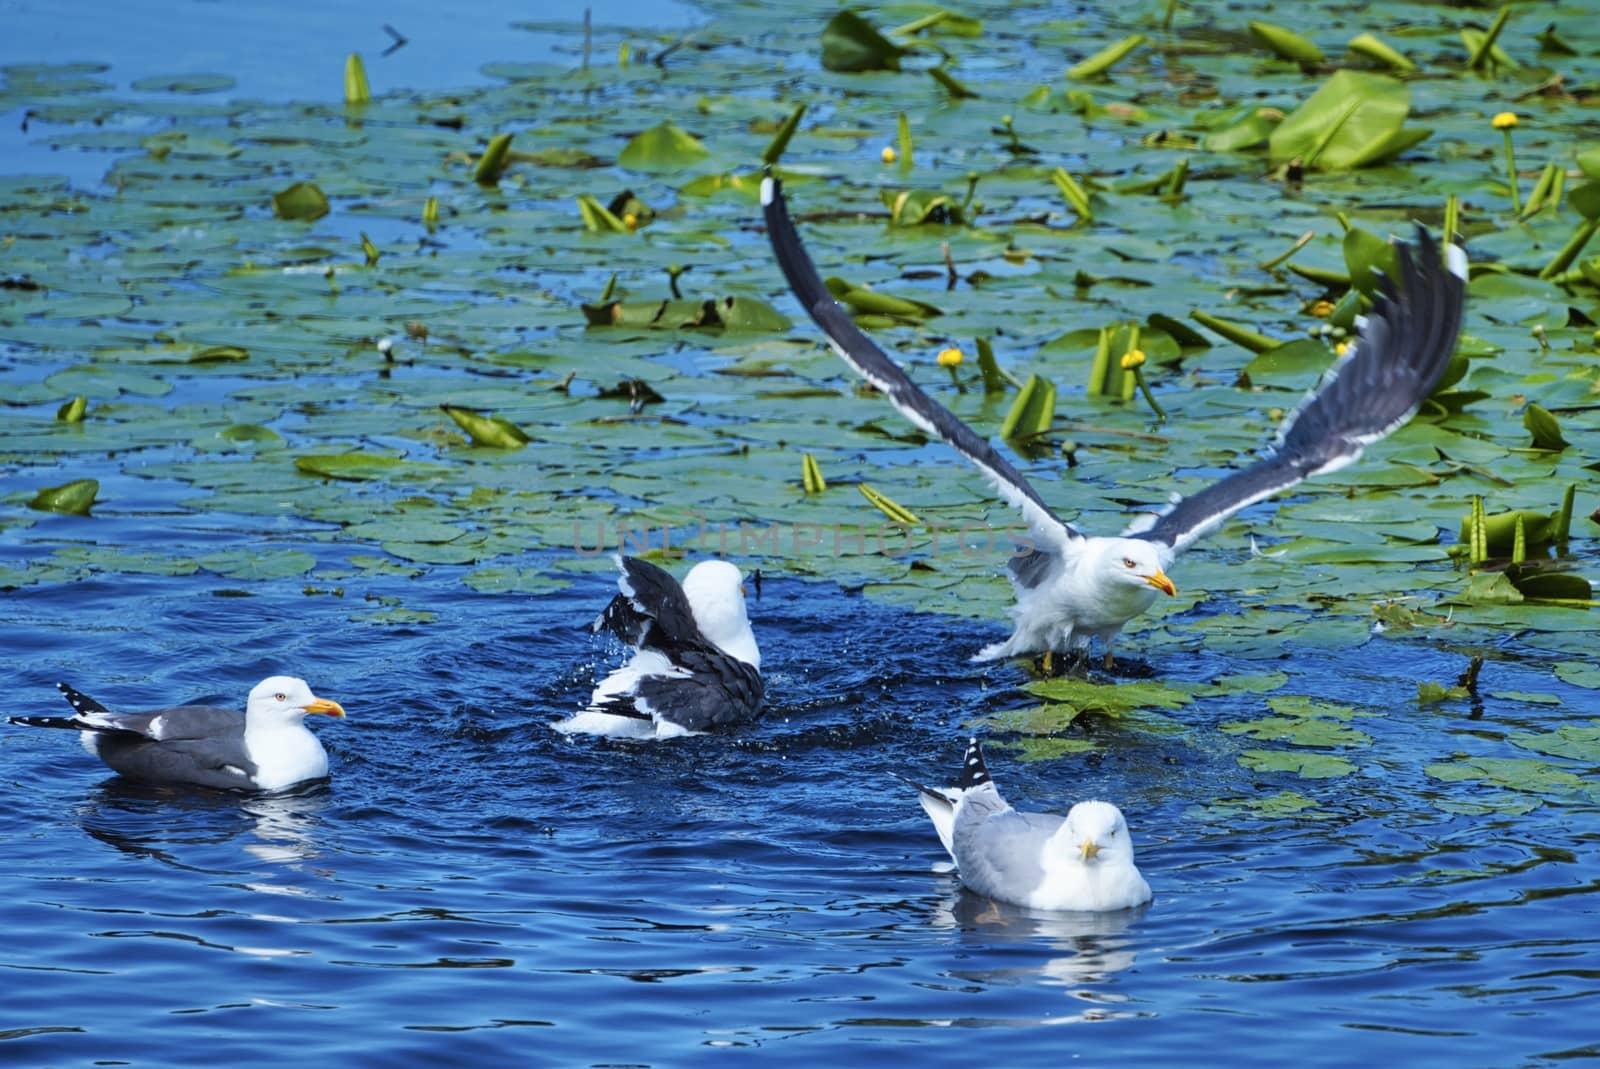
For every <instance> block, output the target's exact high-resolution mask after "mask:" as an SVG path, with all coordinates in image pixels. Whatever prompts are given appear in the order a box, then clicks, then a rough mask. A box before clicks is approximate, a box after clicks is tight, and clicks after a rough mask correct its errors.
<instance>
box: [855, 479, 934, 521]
mask: <svg viewBox="0 0 1600 1069" xmlns="http://www.w3.org/2000/svg"><path fill="white" fill-rule="evenodd" d="M856 489H857V490H860V491H861V496H862V497H864V498H866V499H867V500H868V501H870V502H872V506H873V508H875V509H877V510H878V511H879V512H881V513H883V514H884V515H885V516H887V517H889V518H890V519H891V520H893V521H894V522H895V523H904V524H913V523H921V522H922V521H921V520H919V519H918V518H917V514H916V513H914V512H912V511H911V510H910V509H908V508H903V507H902V506H900V505H897V504H895V503H894V502H893V501H890V500H889V499H888V498H887V497H885V496H883V495H882V494H880V493H878V491H876V490H874V489H873V488H872V487H870V486H868V485H867V484H866V483H857V484H856Z"/></svg>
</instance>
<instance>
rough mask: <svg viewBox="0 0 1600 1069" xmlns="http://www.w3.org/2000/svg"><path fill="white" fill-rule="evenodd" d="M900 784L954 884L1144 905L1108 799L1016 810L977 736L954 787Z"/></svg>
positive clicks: (1058, 906) (1017, 896)
mask: <svg viewBox="0 0 1600 1069" xmlns="http://www.w3.org/2000/svg"><path fill="white" fill-rule="evenodd" d="M906 782H908V783H910V784H911V785H912V786H913V787H915V788H917V791H918V795H917V800H918V801H919V802H921V803H922V808H923V810H924V811H926V812H927V814H928V818H929V819H930V820H932V821H933V828H934V830H935V831H936V832H938V833H939V841H940V842H942V843H944V848H945V849H946V850H948V851H949V852H950V856H951V857H952V858H954V859H955V863H956V867H957V868H958V869H960V870H961V882H962V883H964V884H966V885H967V886H968V887H969V888H971V889H972V890H974V891H976V892H977V893H978V894H980V895H983V896H984V897H986V898H992V899H995V900H996V901H999V902H1009V903H1011V904H1012V905H1017V906H1027V907H1029V908H1032V909H1051V910H1080V911H1093V912H1097V913H1100V912H1109V911H1111V910H1117V909H1130V908H1132V907H1133V906H1141V905H1143V904H1144V903H1146V902H1148V901H1150V885H1149V884H1148V883H1146V882H1145V880H1144V877H1143V876H1141V875H1139V868H1138V866H1136V865H1135V864H1134V863H1133V839H1132V837H1131V836H1130V835H1129V834H1128V824H1127V821H1125V820H1123V819H1122V811H1121V810H1120V809H1118V808H1117V807H1116V806H1114V805H1112V804H1111V803H1110V802H1094V801H1091V802H1079V803H1078V804H1077V805H1075V806H1073V807H1072V809H1071V810H1069V811H1068V813H1067V815H1066V817H1064V818H1063V817H1058V816H1053V815H1051V814H1048V813H1022V812H1019V811H1018V810H1015V809H1013V808H1011V806H1010V804H1009V803H1007V802H1006V800H1005V799H1004V798H1001V797H1000V791H999V790H998V789H996V787H995V785H994V781H993V780H991V779H990V778H989V769H988V768H987V767H986V766H985V765H984V762H983V748H982V747H981V746H980V745H979V744H978V740H977V739H976V738H974V739H970V740H968V742H967V755H966V758H965V759H964V760H963V762H962V765H961V779H960V782H959V784H958V785H957V786H954V787H924V786H923V785H922V784H920V783H917V782H916V781H914V780H907V781H906Z"/></svg>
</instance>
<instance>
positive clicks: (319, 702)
mask: <svg viewBox="0 0 1600 1069" xmlns="http://www.w3.org/2000/svg"><path fill="white" fill-rule="evenodd" d="M306 712H308V713H327V714H328V715H329V716H336V717H338V718H339V719H340V720H343V719H344V706H342V705H340V704H339V703H338V702H334V701H329V700H328V699H327V698H313V699H311V700H310V701H309V702H307V703H306Z"/></svg>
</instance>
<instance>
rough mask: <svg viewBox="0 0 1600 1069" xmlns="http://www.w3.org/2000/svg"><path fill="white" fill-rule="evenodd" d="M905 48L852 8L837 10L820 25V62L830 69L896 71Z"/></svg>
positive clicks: (843, 70)
mask: <svg viewBox="0 0 1600 1069" xmlns="http://www.w3.org/2000/svg"><path fill="white" fill-rule="evenodd" d="M905 53H906V50H905V49H904V48H901V47H900V46H899V45H897V44H895V43H894V42H893V41H891V40H889V39H888V38H887V37H885V36H884V35H883V34H881V33H879V32H878V30H877V28H876V27H874V26H873V25H872V23H870V22H868V21H867V20H866V19H864V18H862V17H861V16H860V15H857V14H856V13H855V12H853V11H841V12H839V13H838V14H837V15H835V16H833V18H831V19H829V20H828V24H827V25H826V26H824V27H823V28H822V66H823V67H824V68H825V69H827V70H830V71H842V72H845V73H858V72H860V71H897V70H899V69H900V57H901V56H903V55H905Z"/></svg>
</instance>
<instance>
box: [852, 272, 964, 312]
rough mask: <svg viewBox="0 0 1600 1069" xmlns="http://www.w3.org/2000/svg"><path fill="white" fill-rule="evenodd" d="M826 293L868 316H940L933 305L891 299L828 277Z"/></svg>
mask: <svg viewBox="0 0 1600 1069" xmlns="http://www.w3.org/2000/svg"><path fill="white" fill-rule="evenodd" d="M826 285H827V287H828V292H829V293H831V294H833V299H834V300H836V301H838V302H839V303H840V304H843V305H846V306H848V307H849V308H850V309H851V310H853V311H856V312H862V313H865V314H868V315H885V316H893V317H894V318H896V319H909V320H922V319H929V318H931V317H933V316H937V315H942V314H943V312H941V311H940V309H939V308H938V307H936V306H935V305H931V304H928V303H927V302H926V301H915V300H912V299H910V298H908V297H893V296H890V295H889V294H887V293H879V292H878V291H877V290H871V289H868V288H867V287H865V286H858V285H856V284H855V283H853V282H846V281H845V280H844V279H842V278H837V277H829V278H828V279H827V280H826Z"/></svg>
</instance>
